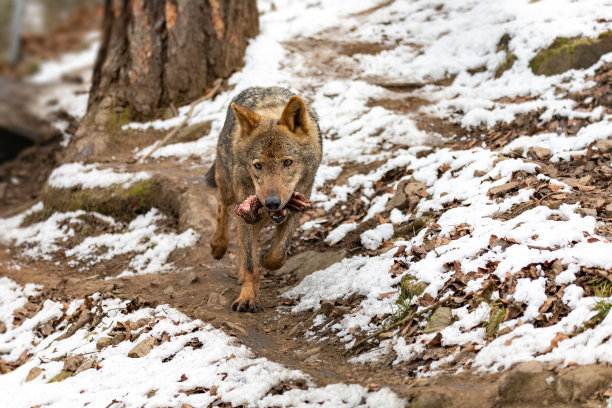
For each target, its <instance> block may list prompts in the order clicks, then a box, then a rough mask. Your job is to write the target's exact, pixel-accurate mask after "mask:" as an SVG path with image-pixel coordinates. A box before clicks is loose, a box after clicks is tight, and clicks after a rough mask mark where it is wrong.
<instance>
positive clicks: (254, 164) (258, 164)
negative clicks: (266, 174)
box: [253, 162, 261, 170]
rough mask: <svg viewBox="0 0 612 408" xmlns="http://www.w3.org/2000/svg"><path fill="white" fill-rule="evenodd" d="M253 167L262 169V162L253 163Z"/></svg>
mask: <svg viewBox="0 0 612 408" xmlns="http://www.w3.org/2000/svg"><path fill="white" fill-rule="evenodd" d="M253 167H255V168H256V169H257V170H261V163H260V162H256V163H253Z"/></svg>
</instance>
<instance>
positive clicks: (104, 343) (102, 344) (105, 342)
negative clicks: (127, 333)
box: [96, 337, 113, 350]
mask: <svg viewBox="0 0 612 408" xmlns="http://www.w3.org/2000/svg"><path fill="white" fill-rule="evenodd" d="M112 342H113V339H111V338H110V337H102V338H101V339H100V340H98V341H97V342H96V349H98V350H102V349H104V348H106V347H108V346H110V345H111V344H112Z"/></svg>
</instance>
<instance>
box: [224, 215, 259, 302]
mask: <svg viewBox="0 0 612 408" xmlns="http://www.w3.org/2000/svg"><path fill="white" fill-rule="evenodd" d="M264 224H265V223H264V222H258V223H257V224H254V225H250V224H247V223H246V222H245V221H244V220H242V219H240V218H239V221H238V239H239V244H240V271H239V272H238V280H239V282H240V281H241V282H242V289H241V290H240V296H238V298H237V299H236V300H235V301H234V303H233V304H232V310H235V311H238V312H258V311H260V310H261V303H260V301H259V270H258V269H257V240H258V237H259V232H260V231H261V228H262V227H263V226H264Z"/></svg>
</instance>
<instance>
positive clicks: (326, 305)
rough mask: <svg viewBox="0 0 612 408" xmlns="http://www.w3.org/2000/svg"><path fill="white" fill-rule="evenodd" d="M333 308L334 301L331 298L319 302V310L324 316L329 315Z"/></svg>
mask: <svg viewBox="0 0 612 408" xmlns="http://www.w3.org/2000/svg"><path fill="white" fill-rule="evenodd" d="M333 310H334V302H332V301H331V300H324V301H323V302H321V312H322V313H325V316H329V315H330V314H331V312H332V311H333Z"/></svg>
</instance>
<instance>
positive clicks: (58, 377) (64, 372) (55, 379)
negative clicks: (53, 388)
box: [49, 370, 74, 383]
mask: <svg viewBox="0 0 612 408" xmlns="http://www.w3.org/2000/svg"><path fill="white" fill-rule="evenodd" d="M73 375H74V371H68V370H62V371H60V373H59V374H58V375H56V376H55V377H53V378H52V379H50V380H49V383H54V382H62V381H64V380H65V379H66V378H70V377H72V376H73Z"/></svg>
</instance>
